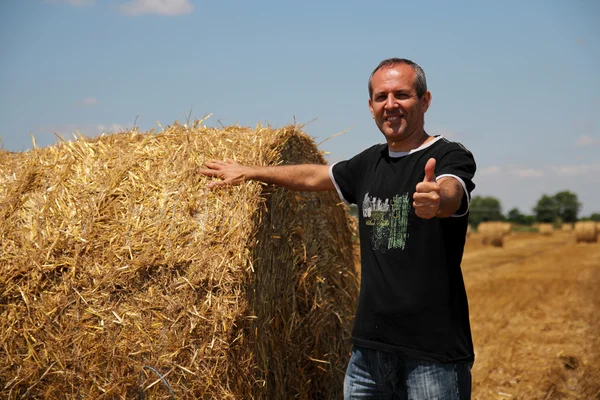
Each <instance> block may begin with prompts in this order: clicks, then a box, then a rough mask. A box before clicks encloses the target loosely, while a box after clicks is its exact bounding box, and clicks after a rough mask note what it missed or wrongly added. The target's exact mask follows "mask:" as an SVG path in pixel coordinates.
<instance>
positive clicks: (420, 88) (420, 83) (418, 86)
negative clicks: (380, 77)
mask: <svg viewBox="0 0 600 400" xmlns="http://www.w3.org/2000/svg"><path fill="white" fill-rule="evenodd" d="M401 64H404V65H408V66H409V67H411V68H412V69H413V70H414V71H415V73H416V74H417V78H416V80H415V90H416V92H417V96H419V98H421V97H423V95H424V94H425V93H426V92H427V79H426V77H425V71H423V68H421V66H420V65H419V64H417V63H415V62H412V61H410V60H407V59H406V58H388V59H387V60H383V61H382V62H380V63H379V65H378V66H377V68H375V69H374V70H373V72H371V76H370V77H369V98H373V75H375V72H377V71H379V70H380V69H382V68H389V67H395V66H397V65H401Z"/></svg>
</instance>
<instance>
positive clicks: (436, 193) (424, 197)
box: [413, 158, 441, 219]
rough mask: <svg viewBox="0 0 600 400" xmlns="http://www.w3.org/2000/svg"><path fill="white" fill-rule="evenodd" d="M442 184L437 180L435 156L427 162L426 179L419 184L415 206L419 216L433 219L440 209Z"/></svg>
mask: <svg viewBox="0 0 600 400" xmlns="http://www.w3.org/2000/svg"><path fill="white" fill-rule="evenodd" d="M440 190H441V187H440V185H439V184H438V183H437V182H436V180H435V158H430V159H429V160H427V164H425V179H423V182H419V183H418V184H417V188H416V191H415V194H414V195H413V200H414V201H413V207H414V209H415V213H416V214H417V216H418V217H421V218H425V219H431V218H433V217H435V216H436V215H437V214H438V211H439V210H440Z"/></svg>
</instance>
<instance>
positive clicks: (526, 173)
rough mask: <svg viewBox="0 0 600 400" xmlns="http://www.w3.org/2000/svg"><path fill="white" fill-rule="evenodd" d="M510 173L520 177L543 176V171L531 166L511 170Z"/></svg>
mask: <svg viewBox="0 0 600 400" xmlns="http://www.w3.org/2000/svg"><path fill="white" fill-rule="evenodd" d="M512 173H513V174H514V175H516V176H518V177H520V178H539V177H541V176H544V172H543V171H540V170H539V169H533V168H521V169H515V170H513V171H512Z"/></svg>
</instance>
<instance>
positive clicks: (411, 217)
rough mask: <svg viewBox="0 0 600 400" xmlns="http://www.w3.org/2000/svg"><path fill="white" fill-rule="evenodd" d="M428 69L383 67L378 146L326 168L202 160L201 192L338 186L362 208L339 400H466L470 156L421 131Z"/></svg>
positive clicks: (372, 82)
mask: <svg viewBox="0 0 600 400" xmlns="http://www.w3.org/2000/svg"><path fill="white" fill-rule="evenodd" d="M430 104H431V93H430V92H429V91H428V90H427V82H426V79H425V73H424V72H423V70H422V69H421V67H420V66H418V65H417V64H415V63H414V62H412V61H410V60H406V59H400V58H392V59H388V60H384V61H382V62H381V63H380V64H379V65H378V66H377V68H375V70H374V71H373V73H372V74H371V77H370V79H369V109H370V111H371V115H372V117H373V119H374V120H375V123H376V125H377V127H378V128H379V130H380V131H381V133H383V135H384V137H385V143H384V144H378V145H375V146H372V147H370V148H369V149H366V150H364V151H363V152H361V153H360V154H358V155H356V156H354V157H353V158H351V159H349V160H346V161H341V162H339V163H336V164H334V165H332V166H326V165H311V164H303V165H288V166H276V167H257V166H245V165H241V164H238V163H235V162H233V161H231V160H226V161H211V162H207V163H206V167H207V169H204V170H202V171H201V172H202V173H203V174H205V175H209V176H215V177H218V178H221V179H220V180H215V181H213V182H212V183H211V184H210V186H211V187H218V186H221V185H229V184H238V183H240V182H242V181H243V180H245V179H253V180H259V181H262V182H266V183H271V184H276V185H280V186H283V187H287V188H289V189H292V190H336V191H337V192H338V194H339V196H340V198H341V199H342V200H344V201H345V202H347V203H353V204H356V205H357V206H358V210H359V234H360V246H361V274H362V275H361V289H360V296H359V301H358V308H357V312H356V318H355V321H354V329H353V331H352V343H353V348H352V356H351V359H350V362H349V364H348V368H347V370H346V378H345V382H344V398H345V399H369V398H371V399H375V398H377V399H469V398H470V397H471V372H470V370H471V366H472V364H473V360H474V353H473V344H472V339H471V330H470V325H469V311H468V303H467V296H466V291H465V287H464V283H463V278H462V272H461V268H460V264H461V260H462V254H463V249H464V244H465V237H466V230H467V224H468V209H469V200H470V196H471V195H470V193H471V191H472V190H473V189H474V187H475V185H474V184H473V181H472V179H473V176H474V174H475V161H474V159H473V155H472V154H471V153H470V152H469V151H468V150H467V149H465V148H464V147H463V146H462V145H461V144H459V143H454V142H450V141H448V140H447V139H445V138H443V137H441V136H430V135H429V134H428V133H427V132H426V131H425V128H424V124H425V112H426V111H427V109H428V108H429V106H430Z"/></svg>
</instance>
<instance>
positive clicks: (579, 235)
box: [574, 221, 598, 243]
mask: <svg viewBox="0 0 600 400" xmlns="http://www.w3.org/2000/svg"><path fill="white" fill-rule="evenodd" d="M574 230H575V241H576V242H577V243H579V242H587V243H595V242H596V241H597V240H598V229H597V227H596V223H595V222H593V221H579V222H576V223H575V229H574Z"/></svg>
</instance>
